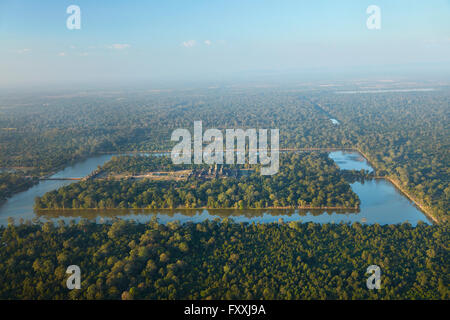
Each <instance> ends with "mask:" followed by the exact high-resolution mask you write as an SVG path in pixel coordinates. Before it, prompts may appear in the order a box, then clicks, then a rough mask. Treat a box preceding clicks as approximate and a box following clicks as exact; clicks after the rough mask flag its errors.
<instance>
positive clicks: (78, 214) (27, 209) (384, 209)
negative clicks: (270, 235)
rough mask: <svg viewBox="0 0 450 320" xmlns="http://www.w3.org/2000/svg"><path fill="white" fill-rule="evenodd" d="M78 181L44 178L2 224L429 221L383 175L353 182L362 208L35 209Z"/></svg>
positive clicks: (352, 156)
mask: <svg viewBox="0 0 450 320" xmlns="http://www.w3.org/2000/svg"><path fill="white" fill-rule="evenodd" d="M112 156H113V155H101V156H94V157H91V158H89V159H87V160H85V161H81V162H79V163H77V164H75V165H72V166H68V167H66V168H65V169H64V170H61V171H59V172H57V173H56V174H54V175H53V176H52V177H53V178H81V177H84V176H86V175H87V174H89V173H90V172H92V171H93V170H95V169H96V168H97V166H99V165H102V164H104V163H105V162H106V161H109V160H110V159H111V157H112ZM329 156H330V158H331V159H333V160H334V161H335V162H336V164H337V165H338V166H339V168H340V169H342V170H351V169H356V170H361V169H364V170H368V171H373V168H372V167H371V166H370V165H369V164H368V163H367V161H366V160H365V159H364V158H363V157H362V156H361V155H360V154H359V153H357V152H342V151H337V152H331V153H330V154H329ZM71 183H76V181H55V180H53V181H52V180H45V181H40V182H39V183H38V184H37V185H35V186H33V187H31V188H30V189H28V190H27V191H24V192H20V193H17V194H15V195H14V196H13V197H11V198H9V199H8V201H7V202H6V203H4V204H3V205H2V206H0V225H7V223H8V218H9V217H12V218H14V221H15V222H16V223H17V222H19V221H20V219H23V220H33V219H34V220H36V219H39V220H40V221H43V222H45V221H49V220H50V221H57V220H64V221H66V222H67V221H69V220H76V221H78V220H80V219H82V218H87V219H90V220H93V221H97V222H98V223H102V222H106V221H108V220H111V219H114V218H115V217H117V218H122V219H133V220H135V221H138V222H143V223H144V222H147V221H150V220H151V219H152V218H153V217H155V216H156V217H157V218H158V220H159V221H160V222H161V223H167V222H169V221H175V220H178V221H180V222H188V221H191V222H200V221H203V220H206V219H210V220H212V219H216V218H218V219H224V218H230V219H232V220H233V221H235V222H249V223H252V222H255V223H270V222H278V221H280V219H282V220H283V221H285V222H289V221H302V222H309V221H312V222H318V223H340V222H344V223H352V222H361V223H368V224H374V223H379V224H396V223H403V222H409V223H411V224H412V225H416V224H417V222H418V221H423V222H425V223H427V224H430V223H431V222H430V221H429V220H428V218H427V217H426V216H425V215H424V214H423V213H422V212H421V211H420V210H419V209H418V208H417V207H416V206H415V205H414V203H412V202H411V201H410V200H409V199H408V198H406V197H405V196H404V195H403V194H402V193H401V192H400V191H399V190H398V189H397V188H396V187H395V186H394V185H392V184H391V183H390V182H389V181H386V180H383V179H374V180H370V181H365V182H355V183H352V184H351V187H352V189H353V191H354V192H355V193H356V194H357V195H358V196H359V198H360V200H361V205H360V210H359V211H356V210H294V209H292V210H284V209H277V210H274V209H270V210H267V209H264V210H259V209H244V210H234V209H229V210H228V209H208V210H203V209H202V210H191V209H188V210H183V209H176V210H136V209H108V210H84V209H80V210H52V211H49V210H45V211H40V212H35V210H34V209H33V205H34V200H35V198H36V197H38V196H42V195H44V194H45V193H46V192H48V191H51V190H55V189H58V188H60V187H62V186H64V185H68V184H71Z"/></svg>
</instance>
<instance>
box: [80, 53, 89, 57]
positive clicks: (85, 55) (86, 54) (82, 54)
mask: <svg viewBox="0 0 450 320" xmlns="http://www.w3.org/2000/svg"><path fill="white" fill-rule="evenodd" d="M88 55H89V53H87V52H83V53H81V54H80V56H82V57H87V56H88Z"/></svg>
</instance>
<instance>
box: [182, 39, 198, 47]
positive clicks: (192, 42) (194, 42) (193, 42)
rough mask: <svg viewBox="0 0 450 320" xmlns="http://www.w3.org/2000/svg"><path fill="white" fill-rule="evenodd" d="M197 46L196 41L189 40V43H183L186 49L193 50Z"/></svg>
mask: <svg viewBox="0 0 450 320" xmlns="http://www.w3.org/2000/svg"><path fill="white" fill-rule="evenodd" d="M196 44H197V42H196V41H195V40H188V41H184V42H182V43H181V45H182V46H183V47H185V48H192V47H193V46H195V45H196Z"/></svg>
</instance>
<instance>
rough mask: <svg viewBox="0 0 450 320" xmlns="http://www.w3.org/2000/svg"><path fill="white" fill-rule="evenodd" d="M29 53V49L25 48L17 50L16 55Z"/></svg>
mask: <svg viewBox="0 0 450 320" xmlns="http://www.w3.org/2000/svg"><path fill="white" fill-rule="evenodd" d="M30 51H31V49H28V48H25V49H20V50H17V53H18V54H24V53H28V52H30Z"/></svg>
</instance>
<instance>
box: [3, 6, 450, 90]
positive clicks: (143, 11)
mask: <svg viewBox="0 0 450 320" xmlns="http://www.w3.org/2000/svg"><path fill="white" fill-rule="evenodd" d="M72 4H75V5H78V6H79V7H80V8H81V29H80V30H68V29H67V28H66V19H67V17H68V16H69V15H68V14H67V13H66V8H67V7H68V6H69V5H72ZM372 4H373V5H377V6H379V7H380V9H381V29H380V30H368V29H367V27H366V20H367V18H368V16H369V15H368V14H366V8H367V7H368V6H369V5H372ZM392 66H394V68H395V67H397V68H400V69H401V70H406V69H408V68H411V69H416V70H417V72H419V73H420V72H421V71H423V70H428V69H430V70H441V72H447V74H448V71H449V70H450V1H448V0H446V1H444V0H430V1H414V0H410V1H401V0H398V1H395V0H390V1H379V0H371V1H364V0H358V1H356V0H354V1H349V0H347V1H346V0H344V1H323V0H322V1H321V0H318V1H301V0H297V1H290V0H278V1H275V0H274V1H268V0H267V1H265V0H239V1H235V0H192V1H186V0H164V1H163V0H161V1H136V0H128V1H121V0H114V1H112V0H110V1H106V0H98V1H92V0H71V1H65V0H54V1H48V0H39V1H33V0H27V1H25V0H1V1H0V86H8V85H15V84H18V85H20V84H36V83H39V84H47V83H48V84H51V83H77V82H87V83H94V84H95V83H99V84H101V83H104V82H115V81H116V82H124V83H126V82H133V81H134V82H139V81H143V82H145V81H156V82H157V81H159V80H163V81H170V80H179V81H183V80H196V79H198V80H202V79H206V80H215V79H222V78H230V79H232V78H233V77H235V76H236V77H239V76H242V75H249V76H252V75H253V76H255V77H257V76H258V75H259V74H261V73H280V74H283V73H293V74H295V73H296V72H297V73H299V74H300V73H302V72H303V73H304V72H309V73H314V72H316V71H317V72H322V73H324V74H326V72H331V73H333V72H338V73H342V74H343V75H344V74H345V71H349V70H362V71H364V70H367V72H368V73H370V70H374V69H377V70H383V68H387V69H389V68H391V69H392ZM368 76H370V74H368Z"/></svg>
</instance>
